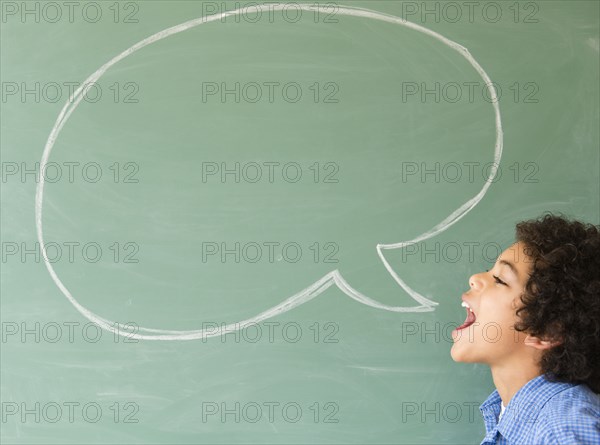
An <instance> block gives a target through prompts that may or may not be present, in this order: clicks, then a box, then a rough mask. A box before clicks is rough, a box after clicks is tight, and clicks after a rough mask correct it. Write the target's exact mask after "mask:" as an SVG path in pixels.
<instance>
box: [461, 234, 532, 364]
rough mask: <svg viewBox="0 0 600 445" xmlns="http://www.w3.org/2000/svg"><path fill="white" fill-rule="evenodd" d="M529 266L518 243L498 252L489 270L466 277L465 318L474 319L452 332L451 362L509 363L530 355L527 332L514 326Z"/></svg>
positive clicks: (521, 246) (463, 298)
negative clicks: (469, 323) (467, 284)
mask: <svg viewBox="0 0 600 445" xmlns="http://www.w3.org/2000/svg"><path fill="white" fill-rule="evenodd" d="M511 266H512V267H511ZM531 268H532V260H531V258H530V257H528V256H527V255H526V254H525V246H524V245H523V243H520V242H519V243H515V244H513V245H512V246H510V247H509V248H508V249H506V250H505V251H504V252H502V254H501V255H500V256H499V257H498V260H497V261H496V263H495V264H494V267H493V268H492V269H490V270H489V271H487V272H481V273H478V274H475V275H473V276H472V277H471V278H470V279H469V286H470V290H469V291H468V292H466V293H464V294H463V296H462V301H464V302H466V303H467V304H468V305H469V307H470V308H471V309H472V311H473V314H472V315H470V316H468V317H467V320H469V321H472V320H473V315H474V322H473V323H472V324H471V325H470V326H467V327H464V328H462V329H455V330H454V331H452V338H453V340H454V344H453V345H452V350H451V351H450V354H451V356H452V358H453V359H454V360H455V361H458V362H476V363H486V364H488V365H490V366H493V365H495V364H506V365H510V364H511V363H512V362H518V361H519V360H520V359H521V358H525V357H527V356H528V355H529V354H531V348H529V347H528V346H525V344H524V340H525V337H526V336H527V335H526V334H525V333H521V332H517V331H516V330H515V329H514V325H515V323H516V322H517V321H518V318H517V315H516V310H517V308H519V307H520V306H521V305H522V303H521V300H520V296H521V295H522V294H523V292H524V290H525V284H526V283H527V280H528V278H529V274H530V272H531ZM465 310H466V311H467V315H468V309H467V308H465ZM463 326H464V324H463Z"/></svg>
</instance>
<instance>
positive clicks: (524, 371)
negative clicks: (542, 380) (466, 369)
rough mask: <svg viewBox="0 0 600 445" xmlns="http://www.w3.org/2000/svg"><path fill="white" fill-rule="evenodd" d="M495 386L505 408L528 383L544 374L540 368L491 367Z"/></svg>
mask: <svg viewBox="0 0 600 445" xmlns="http://www.w3.org/2000/svg"><path fill="white" fill-rule="evenodd" d="M490 370H491V371H492V378H493V380H494V386H495V387H496V390H497V391H498V394H499V395H500V398H501V399H502V403H503V404H504V406H508V402H510V400H511V399H512V398H513V396H514V395H515V394H516V393H517V392H518V391H519V389H521V388H522V387H523V386H524V385H525V384H526V383H527V382H529V381H530V380H532V379H534V378H536V377H537V376H539V375H541V374H542V371H541V370H540V368H539V367H538V366H522V364H521V366H514V365H513V366H507V365H502V366H491V367H490Z"/></svg>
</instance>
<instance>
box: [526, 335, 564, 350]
mask: <svg viewBox="0 0 600 445" xmlns="http://www.w3.org/2000/svg"><path fill="white" fill-rule="evenodd" d="M525 344H526V345H527V346H531V347H532V348H535V349H539V350H544V349H550V348H553V347H555V346H558V345H560V344H561V342H560V341H556V340H542V339H541V338H538V337H535V336H533V335H528V336H527V337H525Z"/></svg>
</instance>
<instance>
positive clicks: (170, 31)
mask: <svg viewBox="0 0 600 445" xmlns="http://www.w3.org/2000/svg"><path fill="white" fill-rule="evenodd" d="M297 5H298V6H297V7H298V8H300V9H302V10H306V11H315V8H319V9H322V10H323V12H324V13H329V12H331V7H330V6H329V7H328V6H327V5H324V6H319V5H315V4H313V5H308V4H301V3H300V4H297ZM295 6H296V5H295ZM261 7H268V8H270V9H269V10H273V11H279V10H283V9H284V8H285V7H286V5H285V4H272V3H271V4H269V5H268V6H267V4H263V5H260V4H256V5H253V6H248V7H244V8H240V9H236V10H231V11H227V12H222V13H218V14H214V15H211V16H208V17H200V18H197V19H194V20H190V21H187V22H184V23H181V24H179V25H176V26H173V27H171V28H167V29H164V30H162V31H160V32H158V33H156V34H154V35H152V36H150V37H147V38H146V39H144V40H141V41H140V42H138V43H136V44H135V45H133V46H131V47H130V48H128V49H126V50H125V51H123V52H122V53H121V54H119V55H117V56H116V57H114V58H112V59H111V60H110V61H108V62H107V63H105V64H104V65H102V66H101V67H100V68H99V69H98V70H96V71H95V72H94V73H93V74H92V75H91V76H89V77H88V78H87V79H86V80H85V81H84V82H82V84H81V86H80V87H79V88H78V89H77V90H76V91H74V92H73V94H71V96H70V97H69V100H68V101H67V103H66V104H65V105H64V107H63V108H62V110H61V112H60V114H59V115H58V118H57V119H56V122H55V124H54V127H53V128H52V131H51V132H50V135H49V136H48V140H47V141H46V145H45V147H44V152H43V154H42V159H41V162H40V172H43V171H44V170H45V168H46V164H47V163H48V159H49V157H50V153H51V152H52V147H54V144H55V143H56V139H57V137H58V135H59V134H60V132H61V130H62V128H63V126H64V125H65V123H66V122H67V120H68V119H69V117H70V116H71V113H73V111H75V109H76V108H77V106H78V105H79V103H80V102H81V99H82V98H83V94H82V92H83V89H84V86H85V85H87V84H88V83H92V82H97V81H98V79H99V78H100V77H101V76H102V75H103V74H104V73H105V72H106V70H108V69H109V68H110V67H111V66H113V65H115V64H116V63H117V62H119V61H121V60H123V59H124V58H125V57H127V56H129V55H131V54H133V53H134V52H136V51H138V50H139V49H141V48H143V47H145V46H147V45H150V44H152V43H154V42H157V41H159V40H162V39H164V38H167V37H169V36H172V35H174V34H178V33H180V32H183V31H186V30H188V29H190V28H194V27H196V26H199V25H202V24H204V23H209V22H214V21H217V20H221V19H222V18H224V17H228V16H235V15H239V14H240V13H242V12H243V13H244V14H248V13H253V12H257V11H259V10H262V9H260V8H261ZM337 14H340V15H347V16H354V17H363V18H367V19H373V20H379V21H382V22H388V23H393V24H396V25H400V26H404V27H407V28H410V29H413V30H415V31H418V32H421V33H423V34H426V35H428V36H431V37H433V38H435V39H437V40H439V41H440V42H442V43H444V44H445V45H447V46H448V47H450V48H452V49H453V50H454V51H456V52H458V53H459V54H460V55H461V56H463V57H464V58H465V59H467V61H468V62H469V63H470V64H471V65H472V66H473V68H475V70H476V71H477V72H478V73H479V75H480V76H481V78H482V79H483V80H484V82H485V85H486V87H487V89H488V92H489V97H490V99H491V101H490V102H491V105H492V106H493V107H494V113H495V126H496V142H495V146H494V164H493V168H492V170H491V171H490V174H489V176H488V178H487V179H486V182H485V184H484V185H483V187H482V189H481V190H480V191H479V193H477V194H476V195H475V196H474V197H473V198H471V199H469V200H468V201H467V202H465V203H464V204H463V205H461V206H460V207H459V208H458V209H456V210H455V211H454V212H452V213H451V214H450V215H449V216H448V217H446V218H445V219H444V220H443V221H442V222H440V223H439V224H437V225H436V226H434V227H433V228H432V229H430V230H428V231H426V232H424V233H422V234H421V235H419V236H418V237H416V238H414V239H412V240H409V241H402V242H398V243H395V244H377V246H376V249H377V254H378V255H379V258H380V259H381V261H382V263H383V264H384V266H385V268H386V269H387V271H388V272H389V273H390V275H391V276H392V277H393V278H394V280H395V281H396V283H398V284H399V285H400V287H402V289H404V290H405V291H406V292H407V293H408V294H409V295H410V296H411V297H412V298H413V299H414V300H415V301H416V302H417V303H419V305H417V306H412V307H401V306H389V305H386V304H383V303H380V302H378V301H376V300H373V299H372V298H369V297H367V296H366V295H363V294H362V293H360V292H359V291H357V290H356V289H354V288H352V287H351V286H350V285H349V284H348V283H347V282H346V280H345V279H344V278H343V277H342V275H341V274H340V272H339V271H338V270H333V271H331V272H329V273H328V274H326V275H325V276H323V277H322V278H321V279H319V280H318V281H316V282H315V283H313V284H312V285H310V286H308V287H307V288H306V289H303V290H302V291H300V292H298V293H297V294H295V295H293V296H291V297H289V298H288V299H286V300H285V301H283V302H282V303H280V304H278V305H277V306H274V307H272V308H270V309H267V310H265V311H263V312H261V313H259V314H258V315H256V316H254V317H252V318H249V319H247V320H243V321H239V322H235V323H231V324H229V325H226V326H221V327H220V328H218V329H197V330H165V329H151V328H146V327H139V331H138V332H133V333H132V332H131V328H128V327H127V326H122V325H119V324H118V323H115V322H113V321H110V320H107V319H105V318H102V317H100V316H99V315H97V314H95V313H94V312H92V311H90V310H89V309H87V308H85V307H84V306H82V305H81V304H80V303H79V302H78V301H77V300H76V299H75V297H73V295H72V294H71V292H70V291H69V290H68V289H67V287H66V286H65V285H64V283H63V282H62V281H61V280H60V278H59V277H58V275H57V274H56V271H55V270H54V268H53V267H52V264H51V262H50V261H49V259H48V255H47V252H46V248H45V243H44V236H43V226H42V209H43V203H44V183H45V178H44V175H43V174H40V181H39V182H38V185H37V189H36V195H35V224H36V231H37V237H38V241H39V243H40V246H42V248H41V250H42V256H43V258H44V263H45V264H46V268H47V269H48V272H49V273H50V276H51V277H52V280H53V281H54V283H56V285H57V286H58V288H59V289H60V290H61V291H62V293H63V294H64V295H65V297H67V299H68V300H69V301H70V302H71V303H72V304H73V306H74V307H75V308H76V309H77V310H78V311H79V312H80V313H81V314H82V315H83V316H84V317H86V318H87V319H88V320H90V321H91V322H94V323H96V324H98V325H99V326H100V327H101V328H103V329H105V330H107V331H110V332H113V333H115V334H118V335H121V336H126V337H128V338H135V339H139V340H196V339H203V338H207V337H214V336H220V335H224V334H226V333H228V332H233V331H236V330H241V329H244V328H246V327H248V326H250V325H252V324H255V323H260V322H261V321H264V320H267V319H269V318H272V317H275V316H276V315H279V314H282V313H284V312H287V311H290V310H292V309H294V308H295V307H298V306H300V305H301V304H304V303H306V302H308V301H310V300H312V299H313V298H315V297H317V296H318V295H320V294H321V293H322V292H324V291H325V290H326V289H328V288H329V287H331V286H332V285H334V284H335V285H336V286H337V287H338V288H339V289H340V290H342V291H343V292H344V293H345V294H346V295H348V296H349V297H350V298H353V299H354V300H356V301H358V302H360V303H362V304H365V305H367V306H371V307H374V308H377V309H383V310H386V311H392V312H429V311H433V310H434V309H435V306H436V305H437V304H438V303H437V302H435V301H432V300H430V299H428V298H426V297H425V296H423V295H421V294H420V293H418V292H417V291H415V290H414V289H412V288H411V287H410V286H408V285H407V284H406V283H405V282H404V281H403V280H402V279H401V278H400V277H399V276H398V274H397V273H396V272H395V271H394V270H393V269H392V267H391V266H390V264H389V263H388V261H387V260H386V258H385V256H384V255H383V251H384V250H387V249H402V248H403V247H405V246H407V245H409V244H413V243H417V242H420V241H423V240H426V239H429V238H432V237H434V236H436V235H438V234H439V233H441V232H443V231H445V230H446V229H448V228H449V227H451V226H452V225H454V224H456V223H457V222H458V221H459V220H460V219H462V218H463V217H464V216H465V215H466V214H467V213H469V212H470V211H471V210H472V209H473V207H475V206H476V205H477V204H478V203H479V201H481V199H482V198H483V197H484V196H485V194H486V192H487V190H488V188H489V187H490V185H491V184H492V183H493V181H494V178H495V177H496V172H497V170H498V167H499V165H500V160H501V158H502V145H503V133H502V122H501V119H500V107H499V105H498V96H497V94H496V90H495V88H494V86H493V84H492V81H491V79H490V78H489V76H488V75H487V73H486V72H485V71H484V70H483V68H482V67H481V66H480V65H479V63H478V62H477V61H476V60H475V59H474V58H473V56H472V55H471V53H469V50H468V49H467V48H465V47H463V46H461V45H459V44H458V43H456V42H453V41H452V40H449V39H447V38H446V37H444V36H442V35H441V34H438V33H437V32H435V31H432V30H430V29H428V28H425V27H423V26H421V25H417V24H415V23H412V22H409V21H407V20H405V19H403V18H401V17H396V16H393V15H389V14H384V13H381V12H377V11H372V10H369V9H364V8H355V7H349V6H339V9H338V10H337Z"/></svg>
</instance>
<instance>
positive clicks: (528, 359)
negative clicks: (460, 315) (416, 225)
mask: <svg viewBox="0 0 600 445" xmlns="http://www.w3.org/2000/svg"><path fill="white" fill-rule="evenodd" d="M516 241H517V242H516V243H515V244H513V245H512V246H510V247H509V248H508V249H507V250H505V251H504V252H503V253H502V254H501V255H500V257H499V258H498V260H497V261H496V263H495V264H494V266H493V268H492V269H490V270H489V271H486V272H482V273H479V274H475V275H473V276H472V277H471V278H470V279H469V285H470V290H469V291H468V292H466V293H465V294H464V295H463V301H464V302H466V304H467V305H468V306H469V307H470V308H471V310H472V311H473V314H474V317H473V316H469V317H467V319H468V320H469V321H473V319H474V321H475V322H474V323H472V324H471V325H468V326H466V327H465V328H463V329H459V330H455V331H454V332H453V338H454V345H453V346H452V351H451V354H452V358H453V359H454V360H456V361H465V362H478V363H486V364H488V365H490V367H492V368H497V369H500V368H507V369H514V370H515V371H516V372H519V369H523V368H525V367H527V366H534V367H537V368H538V370H539V372H540V373H544V374H547V375H548V377H549V378H553V379H557V380H560V381H566V382H573V383H586V384H587V385H588V386H590V388H592V389H593V390H594V391H595V392H600V353H598V351H600V233H599V231H598V228H597V227H595V226H593V225H590V224H584V223H581V222H578V221H570V220H568V219H566V218H563V217H559V216H554V215H552V214H546V215H544V216H542V217H540V218H539V219H537V220H530V221H523V222H520V223H519V224H517V227H516ZM467 311H469V309H467Z"/></svg>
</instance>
